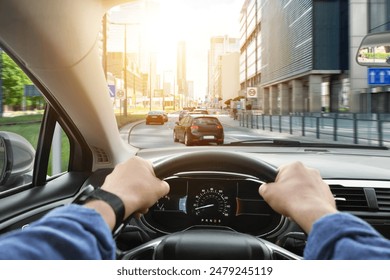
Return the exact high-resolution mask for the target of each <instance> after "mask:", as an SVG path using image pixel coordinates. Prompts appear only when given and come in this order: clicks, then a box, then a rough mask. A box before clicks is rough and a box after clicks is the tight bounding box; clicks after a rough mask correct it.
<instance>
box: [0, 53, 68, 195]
mask: <svg viewBox="0 0 390 280" xmlns="http://www.w3.org/2000/svg"><path fill="white" fill-rule="evenodd" d="M45 108H46V102H45V99H44V97H43V96H42V95H41V93H40V92H39V90H38V89H37V88H36V87H35V86H34V85H33V83H32V82H31V80H30V79H29V78H28V77H27V75H25V74H24V73H23V71H22V70H21V69H20V68H19V67H18V66H17V64H16V63H15V62H14V61H12V59H11V58H10V57H9V56H8V55H6V54H5V52H3V51H1V49H0V136H2V138H5V139H6V142H7V143H8V144H9V145H10V146H11V148H8V149H7V150H8V153H7V155H6V156H5V157H3V160H5V159H6V158H7V157H8V161H9V164H11V165H12V166H11V167H10V166H8V167H9V170H8V171H9V172H8V175H7V177H8V178H7V180H5V181H4V180H3V182H1V183H0V192H3V191H6V190H9V189H13V188H17V187H20V186H22V185H28V184H30V183H31V181H32V176H33V171H34V170H33V168H34V160H35V151H36V150H37V145H38V141H39V135H40V130H41V125H42V121H43V120H44V113H45ZM30 154H33V156H31V157H32V158H31V157H30ZM3 163H4V161H3ZM68 163H69V140H68V137H67V136H66V134H65V133H64V132H63V130H62V129H61V127H60V125H58V124H57V125H56V129H55V132H54V135H53V138H52V144H51V151H50V156H49V163H48V166H47V174H46V175H47V176H48V177H50V176H54V175H56V174H58V173H62V172H64V171H66V170H67V168H68Z"/></svg>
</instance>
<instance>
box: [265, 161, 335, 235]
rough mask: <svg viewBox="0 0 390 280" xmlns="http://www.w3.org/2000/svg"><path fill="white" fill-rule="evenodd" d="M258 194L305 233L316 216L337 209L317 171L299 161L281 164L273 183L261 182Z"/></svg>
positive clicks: (317, 217) (308, 230)
mask: <svg viewBox="0 0 390 280" xmlns="http://www.w3.org/2000/svg"><path fill="white" fill-rule="evenodd" d="M259 193H260V195H261V196H262V197H263V198H264V200H265V201H266V202H267V203H268V204H269V205H270V206H271V207H272V208H273V209H274V210H275V211H277V212H279V213H280V214H282V215H284V216H286V217H291V218H292V219H293V220H294V221H296V222H297V223H298V224H299V225H300V226H301V227H302V229H303V230H305V231H306V232H307V233H309V232H310V230H311V227H312V224H313V223H314V222H315V221H316V220H317V219H319V218H320V217H322V216H324V215H326V214H330V213H335V212H337V209H336V205H335V200H334V197H333V195H332V193H331V191H330V188H329V186H328V185H327V184H326V183H325V182H324V181H323V180H322V178H321V175H320V173H319V171H318V170H316V169H312V168H308V167H306V166H304V165H303V164H302V163H300V162H294V163H291V164H287V165H283V166H281V167H280V168H279V172H278V175H277V177H276V180H275V182H274V183H267V184H263V185H261V186H260V188H259Z"/></svg>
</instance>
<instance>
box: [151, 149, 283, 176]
mask: <svg viewBox="0 0 390 280" xmlns="http://www.w3.org/2000/svg"><path fill="white" fill-rule="evenodd" d="M205 167H206V168H205ZM182 171H186V172H187V171H188V172H191V171H192V172H193V171H225V172H226V171H227V172H229V171H230V172H235V173H242V174H246V175H251V176H254V177H257V178H259V179H260V180H262V181H264V182H266V183H269V182H273V181H275V178H276V175H277V169H276V167H275V166H273V165H271V164H269V163H267V162H265V161H263V160H259V159H253V158H251V157H248V156H245V155H242V154H239V153H234V152H226V151H195V152H192V153H185V154H179V155H177V156H173V157H169V158H166V159H163V160H161V161H159V162H157V163H155V164H154V172H155V174H156V176H157V177H158V178H160V179H165V178H166V177H168V176H172V175H174V174H175V173H179V172H182Z"/></svg>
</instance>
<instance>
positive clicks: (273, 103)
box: [269, 86, 279, 115]
mask: <svg viewBox="0 0 390 280" xmlns="http://www.w3.org/2000/svg"><path fill="white" fill-rule="evenodd" d="M269 95H270V114H271V115H279V108H278V97H279V90H278V87H277V86H270V88H269Z"/></svg>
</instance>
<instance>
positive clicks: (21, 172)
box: [0, 131, 35, 190]
mask: <svg viewBox="0 0 390 280" xmlns="http://www.w3.org/2000/svg"><path fill="white" fill-rule="evenodd" d="M34 158H35V149H34V148H33V146H32V145H31V144H30V142H28V141H27V140H26V139H25V138H24V137H22V136H20V135H18V134H16V133H12V132H5V131H0V190H6V189H10V188H13V187H14V186H20V185H22V184H25V183H29V182H31V179H32V175H31V172H32V170H33V167H34Z"/></svg>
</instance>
